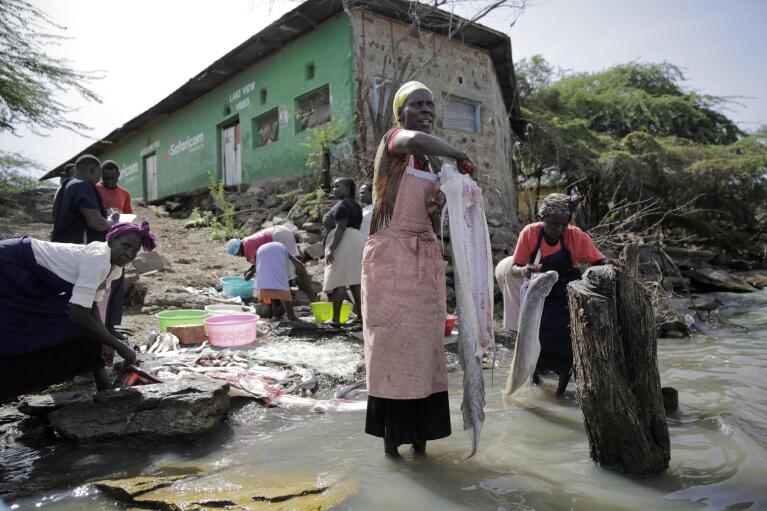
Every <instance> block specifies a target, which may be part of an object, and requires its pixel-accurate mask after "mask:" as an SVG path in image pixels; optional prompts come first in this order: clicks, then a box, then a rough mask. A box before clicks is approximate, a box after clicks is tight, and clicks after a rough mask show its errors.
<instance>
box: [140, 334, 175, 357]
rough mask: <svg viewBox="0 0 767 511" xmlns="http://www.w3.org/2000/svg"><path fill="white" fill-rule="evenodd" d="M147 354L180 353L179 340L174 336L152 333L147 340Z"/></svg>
mask: <svg viewBox="0 0 767 511" xmlns="http://www.w3.org/2000/svg"><path fill="white" fill-rule="evenodd" d="M146 341H147V342H146V345H145V347H146V348H147V350H146V352H147V353H167V352H169V351H178V349H179V346H180V344H179V340H178V337H176V336H175V335H173V334H169V333H162V334H158V333H157V332H152V333H151V334H149V335H148V336H147V339H146Z"/></svg>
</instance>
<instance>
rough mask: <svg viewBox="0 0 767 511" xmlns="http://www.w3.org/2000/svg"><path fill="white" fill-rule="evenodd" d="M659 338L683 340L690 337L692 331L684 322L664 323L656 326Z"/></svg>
mask: <svg viewBox="0 0 767 511" xmlns="http://www.w3.org/2000/svg"><path fill="white" fill-rule="evenodd" d="M656 330H657V333H658V337H671V338H681V337H687V336H689V335H690V329H689V327H688V326H687V324H686V323H685V322H684V321H679V320H672V321H664V322H662V323H659V324H657V325H656Z"/></svg>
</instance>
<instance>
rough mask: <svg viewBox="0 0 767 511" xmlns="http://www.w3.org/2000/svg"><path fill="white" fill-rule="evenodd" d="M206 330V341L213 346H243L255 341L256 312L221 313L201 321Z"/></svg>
mask: <svg viewBox="0 0 767 511" xmlns="http://www.w3.org/2000/svg"><path fill="white" fill-rule="evenodd" d="M203 323H204V324H205V327H206V328H207V330H208V342H210V343H211V344H212V345H213V346H222V347H230V346H243V345H245V344H252V343H254V342H256V332H257V330H256V327H257V326H258V316H257V315H256V314H223V315H221V316H211V317H209V318H207V319H205V321H203Z"/></svg>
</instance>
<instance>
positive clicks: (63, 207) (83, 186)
mask: <svg viewBox="0 0 767 511" xmlns="http://www.w3.org/2000/svg"><path fill="white" fill-rule="evenodd" d="M99 179H101V162H100V161H99V160H98V158H96V157H95V156H91V155H89V154H85V155H83V156H80V157H79V158H78V159H77V162H76V163H75V174H74V177H73V178H72V179H70V180H68V181H67V182H66V183H65V184H64V186H63V187H62V188H61V190H60V192H59V193H58V196H57V197H56V200H55V202H54V206H53V235H52V236H51V241H55V242H59V243H77V244H81V245H82V244H86V245H87V244H88V243H90V242H91V241H105V240H106V234H107V230H108V229H109V228H110V227H111V226H112V225H114V224H115V223H116V220H115V219H107V218H106V210H105V209H104V206H103V204H102V202H101V196H100V195H99V192H98V190H97V189H96V183H98V182H99Z"/></svg>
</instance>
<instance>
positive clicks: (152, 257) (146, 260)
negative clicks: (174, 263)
mask: <svg viewBox="0 0 767 511" xmlns="http://www.w3.org/2000/svg"><path fill="white" fill-rule="evenodd" d="M127 268H128V269H129V270H131V269H132V270H133V271H135V272H136V273H137V274H139V275H141V274H144V273H147V272H150V271H168V270H170V261H168V259H166V258H165V257H163V256H161V255H160V253H159V252H157V251H156V250H153V251H152V252H144V251H143V250H142V251H141V252H139V253H138V255H137V256H136V259H134V260H133V262H132V263H130V264H129V265H128V266H127Z"/></svg>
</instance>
